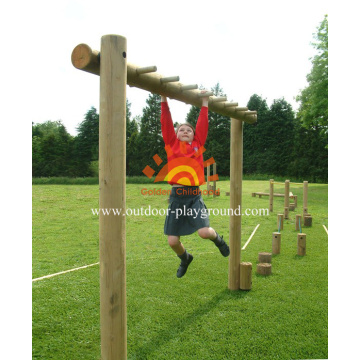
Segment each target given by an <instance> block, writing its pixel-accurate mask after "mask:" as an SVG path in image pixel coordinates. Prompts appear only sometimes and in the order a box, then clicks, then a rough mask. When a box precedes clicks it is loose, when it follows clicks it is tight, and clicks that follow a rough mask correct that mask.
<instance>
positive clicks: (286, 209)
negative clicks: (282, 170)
mask: <svg viewBox="0 0 360 360" xmlns="http://www.w3.org/2000/svg"><path fill="white" fill-rule="evenodd" d="M289 195H290V180H285V198H284V217H285V219H288V218H289V207H290V201H289Z"/></svg>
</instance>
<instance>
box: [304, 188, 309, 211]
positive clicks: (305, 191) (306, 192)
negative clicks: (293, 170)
mask: <svg viewBox="0 0 360 360" xmlns="http://www.w3.org/2000/svg"><path fill="white" fill-rule="evenodd" d="M308 185H309V183H308V181H304V185H303V216H304V217H305V215H307V214H308V213H309V211H308Z"/></svg>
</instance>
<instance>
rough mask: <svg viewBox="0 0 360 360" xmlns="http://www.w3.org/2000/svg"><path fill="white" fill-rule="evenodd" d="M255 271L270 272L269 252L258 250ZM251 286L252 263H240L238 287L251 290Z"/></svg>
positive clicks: (258, 272) (262, 273)
mask: <svg viewBox="0 0 360 360" xmlns="http://www.w3.org/2000/svg"><path fill="white" fill-rule="evenodd" d="M256 273H257V274H259V275H265V276H266V275H270V274H271V253H268V252H260V253H259V257H258V264H257V265H256ZM251 287H252V263H251V262H241V263H240V289H241V290H251Z"/></svg>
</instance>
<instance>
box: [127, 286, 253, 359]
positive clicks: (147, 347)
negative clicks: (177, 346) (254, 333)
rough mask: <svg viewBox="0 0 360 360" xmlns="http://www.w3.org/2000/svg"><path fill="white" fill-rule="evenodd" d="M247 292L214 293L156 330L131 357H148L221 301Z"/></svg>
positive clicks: (178, 335)
mask: <svg viewBox="0 0 360 360" xmlns="http://www.w3.org/2000/svg"><path fill="white" fill-rule="evenodd" d="M248 294H249V291H241V290H239V291H231V290H229V289H224V290H223V291H222V292H220V293H219V294H217V295H215V296H214V297H213V298H212V299H211V300H209V301H208V302H206V303H204V304H201V305H200V306H199V307H198V308H197V309H196V310H194V311H193V312H191V313H189V314H184V316H183V317H182V318H181V319H174V321H173V322H172V323H171V325H170V326H167V327H165V328H163V329H161V330H160V331H157V332H156V334H154V336H153V337H152V338H149V339H148V340H147V341H146V343H145V344H144V345H142V346H140V347H138V348H137V349H136V351H135V352H134V353H132V354H131V357H132V358H134V359H149V358H151V356H150V355H151V353H153V352H154V351H155V350H157V349H158V348H159V347H161V346H163V345H164V344H166V343H167V342H170V341H171V340H172V339H175V338H178V337H180V336H181V333H182V332H184V331H185V330H186V328H188V327H189V326H191V325H193V324H194V323H195V322H197V321H198V320H199V318H201V317H203V316H205V315H206V314H208V313H210V312H211V311H212V310H213V309H215V308H216V307H217V306H218V305H219V304H220V303H221V302H223V301H226V300H229V299H234V298H235V299H236V298H237V299H242V298H244V297H246V296H247V295H248Z"/></svg>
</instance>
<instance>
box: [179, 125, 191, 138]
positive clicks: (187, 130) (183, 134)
mask: <svg viewBox="0 0 360 360" xmlns="http://www.w3.org/2000/svg"><path fill="white" fill-rule="evenodd" d="M177 138H178V139H179V140H180V141H186V142H192V141H193V140H194V131H193V129H192V128H191V127H190V126H188V125H181V126H180V128H179V130H178V132H177Z"/></svg>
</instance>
